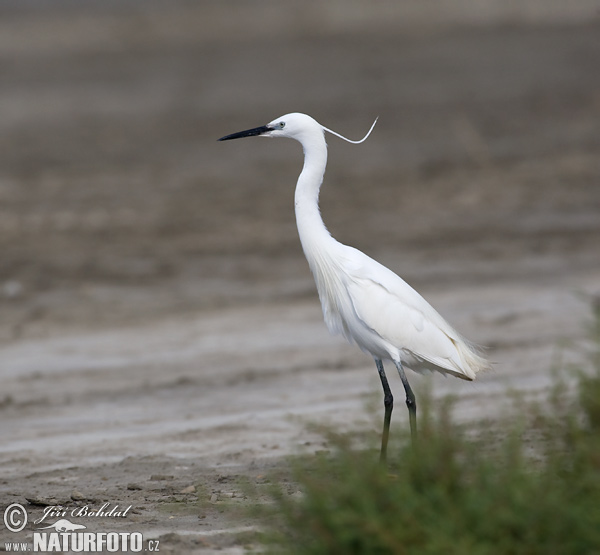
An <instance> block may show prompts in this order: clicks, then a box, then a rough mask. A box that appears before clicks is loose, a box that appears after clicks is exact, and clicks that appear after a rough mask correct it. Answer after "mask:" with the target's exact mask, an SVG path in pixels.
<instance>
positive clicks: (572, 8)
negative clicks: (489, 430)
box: [0, 0, 600, 341]
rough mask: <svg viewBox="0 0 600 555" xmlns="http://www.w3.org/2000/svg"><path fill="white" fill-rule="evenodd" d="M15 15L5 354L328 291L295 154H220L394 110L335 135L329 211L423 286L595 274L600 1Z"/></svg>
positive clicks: (9, 89) (3, 40) (57, 8)
mask: <svg viewBox="0 0 600 555" xmlns="http://www.w3.org/2000/svg"><path fill="white" fill-rule="evenodd" d="M1 10H2V17H1V20H0V27H1V32H0V55H1V63H2V78H1V86H0V95H1V96H0V116H1V117H0V141H1V145H2V148H0V157H1V163H0V168H1V170H0V200H1V208H0V210H1V212H0V245H1V249H2V257H1V258H0V302H1V303H2V314H3V317H2V320H1V323H0V338H1V339H2V340H4V341H6V340H10V339H13V338H17V337H23V336H25V337H29V336H39V335H43V334H45V333H47V332H48V330H49V329H50V328H53V327H55V326H57V325H60V326H63V325H65V326H71V325H76V326H78V327H79V326H80V325H81V324H82V323H84V324H85V325H88V324H93V325H114V324H118V323H122V322H130V321H131V320H139V319H146V318H149V317H154V316H155V315H158V314H161V313H163V312H164V311H167V312H169V311H173V310H175V311H179V310H197V309H202V308H205V307H215V306H222V305H224V304H228V305H231V304H236V305H239V304H240V303H256V302H259V301H261V302H262V301H264V302H268V301H270V300H272V299H281V298H290V297H296V298H297V297H304V296H310V297H311V298H312V297H314V290H313V289H314V287H313V284H312V279H311V276H310V274H309V272H308V269H307V267H306V263H305V262H304V260H303V258H302V254H301V250H300V246H299V243H298V240H297V237H296V230H295V223H294V218H293V204H292V200H293V189H294V185H295V180H296V176H297V174H298V172H299V169H300V168H301V163H302V158H301V151H300V149H299V147H298V145H297V144H291V142H290V143H289V144H288V143H287V142H285V141H283V142H282V141H278V142H264V141H259V140H255V141H250V140H249V141H244V143H243V144H240V143H237V144H234V143H230V144H218V143H217V142H216V139H217V138H218V137H220V136H222V135H224V134H227V133H230V132H234V131H237V130H241V129H246V128H248V127H254V126H258V125H262V124H264V123H266V122H268V121H271V120H272V119H274V118H275V117H277V116H279V115H282V114H284V113H287V112H290V111H302V112H306V113H309V114H311V115H312V116H313V117H315V118H316V119H317V120H318V121H320V122H322V123H323V124H324V125H326V126H328V127H330V128H332V129H334V130H337V131H338V132H340V133H343V134H345V135H347V136H350V137H359V136H362V135H363V134H364V132H365V130H366V129H368V127H369V125H370V123H371V122H372V121H373V119H374V118H375V117H376V116H379V117H380V120H379V123H378V124H377V128H376V132H375V134H374V135H373V137H372V138H371V139H370V140H369V141H368V142H367V143H365V144H364V145H362V146H360V147H351V146H348V145H346V144H343V143H341V142H340V141H338V140H336V139H334V138H330V139H329V142H330V163H329V168H328V173H327V177H326V185H325V187H324V188H323V192H322V211H323V214H324V218H325V220H326V223H327V225H328V226H329V228H330V230H331V231H332V233H333V235H334V236H336V237H338V238H339V239H340V240H341V241H343V242H347V243H350V244H352V245H355V246H356V247H358V248H360V249H363V250H365V251H367V252H368V253H370V254H371V255H372V256H375V257H379V258H381V259H382V262H384V263H386V264H388V265H390V266H391V267H393V268H394V269H396V271H398V272H400V273H401V274H402V275H403V276H405V277H406V278H407V279H408V280H409V281H410V282H411V283H414V285H415V286H419V285H421V284H422V283H423V282H424V281H426V280H430V281H432V282H435V283H436V284H437V283H440V284H441V283H444V284H445V286H448V287H449V288H451V287H452V286H453V285H452V284H451V283H450V282H449V280H452V281H459V282H461V283H465V282H471V281H474V280H475V281H477V280H490V279H494V280H496V279H500V278H502V277H505V278H507V279H509V278H514V277H515V275H516V274H523V273H527V272H530V271H537V272H539V273H538V275H537V277H536V279H538V277H539V278H540V279H550V278H553V277H555V275H556V273H560V272H563V271H566V270H568V268H569V267H570V266H571V265H572V264H573V263H578V264H579V263H586V262H584V260H583V259H584V258H586V257H587V263H589V264H597V263H598V257H597V256H593V255H597V254H598V251H597V250H596V249H594V246H595V245H598V233H599V230H600V228H599V212H598V210H599V202H600V200H599V198H600V192H599V185H600V159H599V156H598V153H599V149H600V130H599V125H598V121H599V117H600V71H598V68H599V67H600V58H599V56H600V53H599V49H600V36H599V33H598V17H599V11H598V10H599V3H598V2H597V1H590V0H578V1H576V2H570V3H568V5H567V3H565V2H559V1H556V2H552V1H544V2H537V1H527V2H508V3H507V2H500V1H493V0H488V1H486V2H468V1H457V2H452V3H450V4H449V3H447V2H435V1H428V2H391V1H390V2H388V1H378V2H375V3H373V2H363V1H350V2H341V1H340V2H318V1H308V2H306V1H303V2H286V3H285V4H282V3H280V2H276V1H262V2H253V1H234V2H226V3H222V2H204V1H200V2H183V1H175V2H169V3H167V4H165V3H162V4H152V5H150V4H148V3H145V2H134V1H125V2H121V1H119V2H117V1H114V2H112V1H108V2H107V1H86V2H83V3H82V2H75V1H62V0H59V1H55V2H52V3H51V4H48V3H45V2H31V1H26V2H21V1H18V2H17V1H15V2H10V1H8V2H3V3H2V7H1ZM524 25H525V26H526V31H525V30H523V26H524ZM465 259H467V260H465ZM540 265H541V266H543V267H540ZM534 266H535V268H534Z"/></svg>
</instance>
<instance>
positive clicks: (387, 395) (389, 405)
mask: <svg viewBox="0 0 600 555" xmlns="http://www.w3.org/2000/svg"><path fill="white" fill-rule="evenodd" d="M375 364H376V366H377V372H379V378H380V379H381V385H382V386H383V406H384V407H385V416H384V417H383V434H382V435H381V451H380V453H379V461H380V462H382V463H383V464H385V463H386V461H387V444H388V438H389V437H390V421H391V420H392V409H393V408H394V397H393V396H392V391H391V390H390V386H389V384H388V381H387V377H386V375H385V370H384V369H383V363H382V362H381V360H380V359H378V358H376V359H375Z"/></svg>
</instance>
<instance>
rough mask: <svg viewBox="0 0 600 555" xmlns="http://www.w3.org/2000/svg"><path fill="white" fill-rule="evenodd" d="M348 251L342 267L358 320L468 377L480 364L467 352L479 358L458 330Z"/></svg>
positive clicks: (382, 270) (392, 277) (396, 280)
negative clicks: (348, 255)
mask: <svg viewBox="0 0 600 555" xmlns="http://www.w3.org/2000/svg"><path fill="white" fill-rule="evenodd" d="M352 250H353V251H354V252H353V253H352V255H351V256H350V257H348V258H347V260H346V266H345V269H346V272H345V273H346V276H347V280H348V281H347V283H346V287H347V291H348V293H349V295H350V298H351V300H352V304H353V307H354V311H355V313H356V315H357V316H358V318H359V319H360V320H361V321H362V322H363V324H364V325H365V326H367V327H368V328H369V329H371V330H372V331H374V332H375V333H377V334H378V335H379V336H380V337H381V338H382V339H384V340H385V341H386V342H388V343H390V344H391V345H393V346H395V347H396V348H397V349H400V350H405V351H408V352H410V353H411V354H412V355H414V356H415V357H417V359H420V360H424V361H427V362H429V363H430V364H432V365H434V366H436V367H439V368H442V369H445V370H447V371H449V372H451V373H453V374H455V375H459V377H463V378H466V379H473V378H474V377H475V373H476V372H477V370H478V369H479V367H478V361H476V360H475V359H474V360H469V353H470V354H472V355H473V356H474V357H476V358H479V357H477V355H476V354H475V353H474V352H473V351H472V349H471V348H470V347H469V346H468V345H467V344H466V343H465V341H464V340H463V338H462V337H461V336H460V334H458V332H456V331H455V330H454V329H453V328H452V327H451V326H450V324H448V323H447V322H446V320H444V318H442V316H440V314H439V313H438V312H437V311H436V310H435V309H434V308H433V307H432V306H431V305H430V304H429V303H428V302H427V301H426V300H425V299H424V298H423V297H422V296H421V295H420V294H419V293H418V292H417V291H415V290H414V289H413V288H412V287H411V286H410V285H408V283H406V282H405V281H404V280H403V279H402V278H400V277H399V276H397V275H396V274H395V273H394V272H392V271H391V270H389V269H388V268H386V267H385V266H383V265H381V264H379V263H378V262H377V261H375V260H373V259H372V258H369V257H368V256H366V255H365V254H363V253H361V252H360V251H358V250H355V249H352ZM465 350H466V351H467V352H466V353H465V352H463V351H465ZM479 360H481V359H479ZM476 362H477V363H476ZM474 366H475V367H474Z"/></svg>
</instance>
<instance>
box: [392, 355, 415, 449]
mask: <svg viewBox="0 0 600 555" xmlns="http://www.w3.org/2000/svg"><path fill="white" fill-rule="evenodd" d="M395 364H396V368H397V369H398V374H400V379H401V380H402V385H403V386H404V391H406V406H407V407H408V417H409V419H410V436H411V438H412V441H413V443H414V442H415V441H416V439H417V400H416V399H415V394H414V393H413V390H412V389H411V388H410V384H409V383H408V379H407V378H406V374H405V373H404V368H402V363H400V362H396V363H395Z"/></svg>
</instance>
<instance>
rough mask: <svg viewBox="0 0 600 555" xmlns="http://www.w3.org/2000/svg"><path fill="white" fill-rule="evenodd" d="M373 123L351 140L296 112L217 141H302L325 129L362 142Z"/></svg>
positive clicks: (319, 134) (340, 136)
mask: <svg viewBox="0 0 600 555" xmlns="http://www.w3.org/2000/svg"><path fill="white" fill-rule="evenodd" d="M375 123H377V120H375V122H373V125H372V126H371V129H369V132H368V133H367V134H366V135H365V136H364V137H363V138H362V139H361V140H360V141H351V140H350V139H346V137H343V136H342V135H340V134H339V133H336V132H335V131H332V130H331V129H327V127H324V126H323V125H321V124H320V123H319V122H318V121H316V120H315V119H313V118H311V117H310V116H307V115H306V114H300V113H297V112H294V113H291V114H286V115H285V116H281V117H280V118H277V119H274V120H273V121H272V122H270V123H267V125H263V126H262V127H254V128H253V129H248V130H246V131H240V132H239V133H233V134H232V135H226V136H225V137H221V138H220V139H219V141H229V140H231V139H241V138H242V137H256V136H261V137H289V138H290V139H296V140H297V141H300V142H303V141H304V140H306V139H308V138H310V137H314V136H321V137H322V136H323V133H324V132H325V131H327V132H328V133H331V134H333V135H335V136H336V137H339V138H340V139H344V140H345V141H348V142H349V143H354V144H358V143H362V142H363V141H364V140H365V139H366V138H367V137H368V136H369V135H370V134H371V131H373V127H375Z"/></svg>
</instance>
